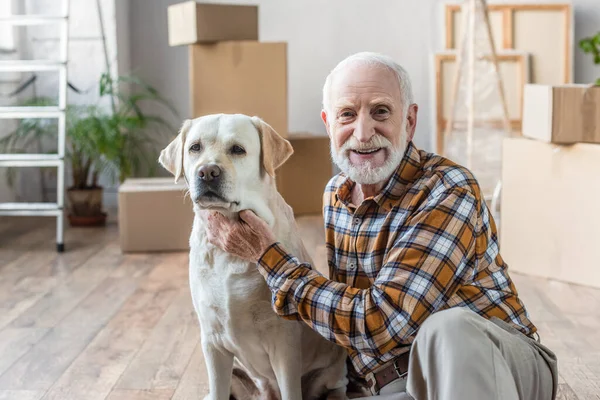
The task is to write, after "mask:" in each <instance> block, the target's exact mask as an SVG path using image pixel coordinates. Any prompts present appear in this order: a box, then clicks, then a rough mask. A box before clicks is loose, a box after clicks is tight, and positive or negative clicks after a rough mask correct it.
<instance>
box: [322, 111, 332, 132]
mask: <svg viewBox="0 0 600 400" xmlns="http://www.w3.org/2000/svg"><path fill="white" fill-rule="evenodd" d="M327 117H328V115H327V111H325V109H323V110H321V120H322V121H323V123H324V124H325V130H327V136H329V137H331V132H330V131H329V122H328V121H327Z"/></svg>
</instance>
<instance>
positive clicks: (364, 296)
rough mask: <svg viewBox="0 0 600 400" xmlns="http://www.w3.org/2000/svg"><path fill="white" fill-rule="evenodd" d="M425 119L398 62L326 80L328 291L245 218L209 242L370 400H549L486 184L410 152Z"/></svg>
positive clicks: (216, 221)
mask: <svg viewBox="0 0 600 400" xmlns="http://www.w3.org/2000/svg"><path fill="white" fill-rule="evenodd" d="M417 111H418V107H417V105H416V104H415V103H414V99H413V93H412V88H411V83H410V80H409V77H408V75H407V73H406V72H405V70H404V69H403V68H402V67H401V66H399V65H398V64H396V63H395V62H394V61H393V60H392V59H390V58H389V57H386V56H383V55H379V54H374V53H358V54H355V55H353V56H350V57H348V58H347V59H345V60H343V61H342V62H340V63H339V64H338V65H337V66H336V67H335V68H334V69H333V70H332V72H331V73H330V75H329V76H328V77H327V80H326V82H325V85H324V88H323V111H322V113H321V117H322V119H323V122H324V124H325V127H326V128H327V132H328V134H329V136H330V138H331V154H332V157H333V160H334V161H335V163H336V164H337V165H338V166H339V168H340V169H341V171H342V173H340V174H338V175H337V176H335V177H333V178H332V179H331V181H330V182H329V184H328V185H327V187H326V189H325V194H324V219H325V230H326V242H327V255H328V264H329V275H330V276H329V278H326V277H324V276H323V275H321V274H319V273H318V272H317V271H315V270H313V269H312V268H311V266H310V265H308V264H306V263H303V262H302V260H299V259H298V258H296V257H295V255H294V254H290V253H289V252H288V251H287V249H285V248H284V247H282V245H281V244H280V243H278V242H277V238H275V237H274V236H273V233H272V232H271V230H270V229H269V227H268V226H267V225H266V224H265V223H264V222H263V221H262V220H260V219H259V218H258V217H256V215H255V214H253V213H252V212H250V211H244V212H242V213H240V217H241V221H238V222H231V221H228V220H226V219H224V218H222V216H220V214H209V215H208V216H207V220H208V229H209V237H210V239H209V240H210V241H211V242H213V243H214V244H215V245H218V246H220V247H221V248H223V249H224V250H226V251H229V252H232V253H235V254H237V255H239V256H240V257H243V258H245V259H248V260H252V261H256V262H257V263H258V269H259V270H260V272H261V274H262V275H263V276H264V278H265V279H266V282H267V284H268V285H269V287H270V288H271V290H272V292H273V307H274V309H275V311H276V312H277V313H278V314H279V315H281V316H282V317H285V318H290V319H299V320H302V321H304V322H305V323H306V324H308V325H309V326H310V327H311V328H313V329H314V330H315V331H316V332H318V333H319V334H321V335H322V336H324V337H325V338H326V339H328V340H331V341H333V342H335V343H338V344H339V345H341V346H344V347H345V348H347V349H348V352H349V357H350V359H351V363H352V366H353V367H354V369H355V372H356V373H358V374H359V375H360V376H362V377H364V379H365V381H366V383H367V385H368V387H369V388H370V391H371V393H372V394H373V395H388V394H397V395H395V396H396V398H414V399H417V400H421V399H460V400H469V399H476V400H482V399H540V400H541V399H552V398H554V397H555V395H556V387H557V382H556V380H557V368H556V358H555V356H554V354H553V353H552V352H551V351H550V350H549V349H547V348H546V347H545V346H543V345H542V344H541V343H540V342H539V336H537V333H536V327H535V326H534V324H533V323H532V322H531V321H530V319H529V316H528V314H527V311H526V309H525V306H524V305H523V303H522V301H521V300H520V298H519V296H518V294H517V290H516V288H515V286H514V284H513V282H512V281H511V279H510V277H509V274H508V272H507V265H506V263H505V262H504V260H503V259H502V257H501V256H500V253H499V248H498V236H497V232H496V227H495V225H494V221H493V219H492V216H491V214H490V211H489V210H488V208H487V207H486V203H485V201H484V199H483V197H482V194H481V190H480V188H479V186H478V184H477V181H476V180H475V178H474V177H473V175H472V174H471V172H470V171H468V170H467V169H465V168H464V167H461V166H460V165H457V164H455V163H453V162H452V161H450V160H448V159H445V158H443V157H441V156H439V155H435V154H431V153H427V152H425V151H422V150H419V149H417V148H416V147H415V145H414V144H413V142H412V139H413V135H414V132H415V127H416V125H417ZM291 223H293V222H291ZM400 393H404V394H400Z"/></svg>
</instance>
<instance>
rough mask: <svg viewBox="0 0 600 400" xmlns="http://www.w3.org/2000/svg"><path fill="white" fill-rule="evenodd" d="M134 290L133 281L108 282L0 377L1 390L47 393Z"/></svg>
mask: <svg viewBox="0 0 600 400" xmlns="http://www.w3.org/2000/svg"><path fill="white" fill-rule="evenodd" d="M135 288H136V282H135V280H132V279H110V278H109V279H106V280H105V281H104V282H103V283H102V284H101V285H99V286H98V287H97V288H96V289H95V290H94V291H93V292H92V293H91V294H90V295H89V296H88V297H87V298H86V299H85V300H84V301H83V302H82V303H81V304H80V305H79V306H77V308H76V309H75V310H73V312H71V313H70V314H69V315H68V316H67V317H66V318H65V319H64V320H62V321H61V322H60V323H59V324H58V325H57V326H56V327H55V328H53V329H51V330H50V331H49V332H48V334H47V335H46V336H44V338H43V339H42V340H40V341H39V342H38V343H37V344H36V345H35V346H34V347H33V348H32V349H31V351H29V352H28V353H27V354H25V355H24V356H23V357H21V358H20V359H19V360H18V361H17V362H16V363H15V364H13V365H12V367H11V368H10V369H8V370H7V371H6V372H4V373H3V374H2V375H0V389H28V390H42V389H48V388H49V387H50V386H51V385H52V384H53V383H54V382H55V381H56V380H57V379H58V378H59V377H60V375H62V373H63V372H64V371H65V370H66V369H67V368H68V366H69V365H70V364H71V362H72V361H73V360H74V359H75V358H76V357H77V355H78V354H79V353H80V352H81V351H82V350H83V349H84V348H85V347H86V346H87V345H88V344H89V343H90V341H91V340H92V339H93V338H94V336H96V334H97V333H98V332H99V331H100V329H102V327H103V326H104V325H105V324H106V323H107V322H108V321H109V320H110V318H111V317H112V316H113V315H114V313H115V312H116V311H117V310H118V309H119V308H120V307H121V305H122V304H123V303H124V302H125V301H126V299H127V298H128V297H129V296H130V295H131V293H133V292H134V291H135Z"/></svg>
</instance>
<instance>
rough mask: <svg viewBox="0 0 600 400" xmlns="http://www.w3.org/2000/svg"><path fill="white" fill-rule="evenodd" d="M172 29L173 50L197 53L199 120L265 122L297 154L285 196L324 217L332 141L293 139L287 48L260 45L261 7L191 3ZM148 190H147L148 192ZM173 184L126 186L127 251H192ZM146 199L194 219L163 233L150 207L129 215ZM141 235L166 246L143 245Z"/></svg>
mask: <svg viewBox="0 0 600 400" xmlns="http://www.w3.org/2000/svg"><path fill="white" fill-rule="evenodd" d="M168 26H169V45H170V46H188V48H189V81H190V97H191V116H192V118H197V117H200V116H203V115H207V114H213V113H241V114H247V115H250V116H258V117H260V118H262V119H263V120H265V121H266V122H267V123H268V124H270V125H271V126H272V127H273V128H274V129H275V130H276V131H277V132H278V133H279V134H280V135H281V136H282V137H284V138H286V139H287V140H289V141H290V143H291V144H292V147H293V148H294V154H293V155H292V157H290V159H289V160H288V161H287V162H286V163H285V164H284V165H283V166H282V167H281V168H280V169H279V170H277V171H276V175H277V177H276V180H277V188H278V190H279V192H280V193H281V194H282V196H283V198H284V199H285V200H286V202H287V203H288V204H289V205H290V206H291V207H292V208H293V209H294V212H295V214H296V215H301V214H321V212H322V198H323V191H324V189H325V185H326V184H327V182H328V181H329V179H330V178H331V176H332V175H333V166H332V163H331V159H330V155H329V139H328V138H327V137H326V136H318V135H311V134H307V133H302V134H300V133H289V132H288V93H287V43H285V42H262V41H259V40H258V7H257V6H241V5H223V4H203V3H198V2H196V1H187V2H184V3H179V4H175V5H172V6H170V7H169V8H168ZM140 183H141V184H140ZM142 184H143V185H145V189H144V188H140V186H143V185H142ZM165 185H166V184H165V183H164V182H161V184H160V185H159V186H160V187H156V185H151V184H149V183H148V181H147V180H144V181H136V180H130V181H128V182H125V184H124V185H123V186H122V189H121V190H120V193H119V203H120V204H119V207H120V208H121V209H122V210H121V211H120V215H119V223H120V226H121V244H122V249H123V250H124V251H163V250H186V249H187V248H188V245H187V240H186V241H183V240H181V237H182V236H183V237H185V236H186V235H187V236H189V233H190V229H191V222H192V218H193V216H192V215H191V214H192V211H191V204H190V201H189V198H188V199H187V200H185V201H184V196H183V191H182V188H181V187H179V186H177V185H175V184H173V185H170V186H168V185H167V186H168V187H166V186H165ZM140 192H144V193H145V194H146V195H147V196H153V193H159V192H160V193H161V194H163V195H164V193H165V192H169V193H170V194H171V197H170V199H171V200H170V204H169V205H168V206H166V205H165V207H161V208H160V213H170V211H169V209H170V208H171V207H179V208H185V209H187V210H188V211H187V214H186V213H183V212H182V213H179V212H177V213H176V214H177V216H176V217H175V216H174V218H172V219H169V218H167V219H166V221H163V222H161V224H162V227H161V228H157V224H156V221H155V220H156V218H155V216H156V212H155V211H154V210H152V209H150V208H146V214H147V215H146V216H145V217H142V216H139V215H138V216H137V217H136V219H135V220H133V219H132V217H131V215H132V214H131V213H128V212H127V210H131V209H133V208H135V207H136V205H135V204H136V201H137V200H136V196H137V198H140ZM164 201H168V200H166V199H165V200H164ZM138 214H139V213H138ZM184 220H185V222H184ZM158 231H160V232H158ZM140 232H143V234H142V233H140ZM162 232H169V233H168V234H166V235H164V234H162ZM182 232H183V234H182ZM140 235H141V236H146V237H150V236H155V237H160V240H145V239H143V238H142V239H140ZM169 235H170V236H169ZM164 236H166V237H164Z"/></svg>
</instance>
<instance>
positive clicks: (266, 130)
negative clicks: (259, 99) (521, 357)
mask: <svg viewBox="0 0 600 400" xmlns="http://www.w3.org/2000/svg"><path fill="white" fill-rule="evenodd" d="M251 119H252V123H253V124H254V126H255V127H256V129H258V132H259V133H260V144H261V153H262V163H263V166H264V168H265V171H267V173H268V174H269V175H271V176H272V177H274V176H275V170H276V169H277V168H279V167H280V166H281V165H283V163H284V162H286V161H287V159H288V158H290V156H291V155H292V154H293V153H294V149H293V148H292V145H291V144H290V142H288V141H287V140H285V139H284V138H283V137H281V136H280V135H279V134H278V133H277V132H276V131H275V129H273V127H271V125H269V124H267V123H266V122H265V121H263V120H262V119H261V118H259V117H252V118H251Z"/></svg>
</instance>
